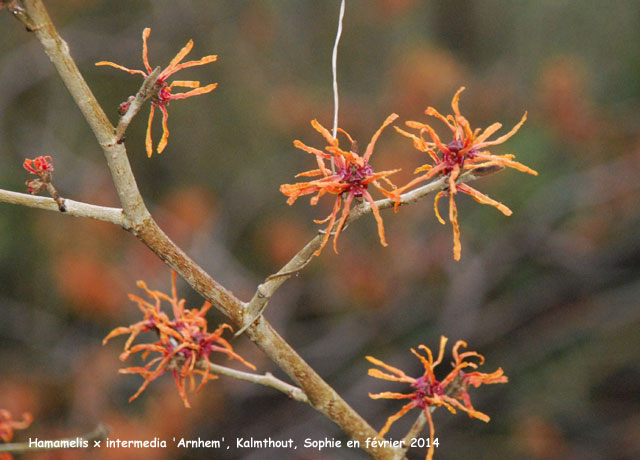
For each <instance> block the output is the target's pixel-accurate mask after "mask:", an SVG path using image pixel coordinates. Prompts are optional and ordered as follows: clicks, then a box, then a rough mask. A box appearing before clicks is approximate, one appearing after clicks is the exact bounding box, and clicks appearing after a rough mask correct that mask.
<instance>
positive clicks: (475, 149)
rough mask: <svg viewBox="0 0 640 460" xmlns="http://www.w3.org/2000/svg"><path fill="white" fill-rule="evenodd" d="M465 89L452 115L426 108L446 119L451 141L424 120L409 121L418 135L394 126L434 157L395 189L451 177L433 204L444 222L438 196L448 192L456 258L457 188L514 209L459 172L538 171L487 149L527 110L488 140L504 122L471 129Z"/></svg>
mask: <svg viewBox="0 0 640 460" xmlns="http://www.w3.org/2000/svg"><path fill="white" fill-rule="evenodd" d="M464 89H465V88H464V87H462V88H460V89H459V90H458V91H457V92H456V94H455V95H454V96H453V100H452V102H451V107H452V109H453V113H454V114H453V115H447V116H446V117H445V116H444V115H442V114H440V112H438V111H437V110H436V109H434V108H433V107H428V108H427V110H426V111H425V113H426V114H427V115H429V116H432V117H436V118H438V119H439V120H441V121H442V122H444V123H445V124H446V125H447V127H448V128H449V129H450V130H451V131H452V133H453V139H452V140H451V142H449V143H448V144H444V143H443V142H442V141H441V140H440V137H439V136H438V135H437V134H436V132H435V131H434V130H433V128H431V126H429V125H427V124H424V123H419V122H416V121H407V122H406V125H407V126H409V127H410V128H414V129H418V130H419V135H415V134H412V133H409V132H406V131H404V130H402V129H400V128H398V127H395V129H396V130H397V131H398V132H399V133H400V134H402V135H404V136H406V137H409V138H411V139H412V140H413V145H414V147H415V148H417V149H418V150H420V151H421V152H426V153H427V154H429V156H430V157H431V159H432V160H433V164H431V165H430V164H426V165H423V166H421V167H419V168H417V169H416V170H415V173H416V174H417V173H420V172H424V174H422V175H421V176H418V177H416V178H415V179H413V180H412V181H411V182H409V183H408V184H407V185H405V186H403V187H400V188H399V189H398V190H397V191H396V193H398V194H400V193H402V192H404V191H405V190H407V189H409V188H411V187H413V186H414V185H416V184H418V183H420V182H423V181H425V180H428V179H430V178H432V177H435V176H436V175H439V174H440V175H444V176H446V177H448V188H447V190H443V191H441V192H439V193H438V194H437V195H436V198H435V202H434V208H435V213H436V217H437V218H438V221H439V222H440V223H441V224H444V223H445V222H444V220H443V219H442V217H440V213H439V212H438V200H439V199H440V198H442V197H443V196H444V195H449V221H450V222H451V225H452V226H453V258H454V259H455V260H460V253H461V250H462V246H461V244H460V227H459V225H458V209H457V207H456V203H455V200H454V195H455V194H456V193H457V192H462V193H466V194H467V195H471V196H472V197H473V199H475V200H476V201H477V202H479V203H482V204H488V205H491V206H493V207H495V208H497V209H498V210H499V211H500V212H502V213H503V214H504V215H506V216H510V215H511V210H510V209H509V208H508V207H506V206H505V205H504V204H502V203H500V202H498V201H496V200H493V199H492V198H489V197H488V196H487V195H484V194H483V193H480V192H479V191H478V190H476V189H475V188H473V187H470V186H469V185H466V184H456V180H457V179H458V177H460V174H461V173H462V172H463V171H473V170H476V169H478V168H486V167H495V166H506V167H509V168H513V169H517V170H518V171H522V172H526V173H528V174H532V175H534V176H537V175H538V173H537V172H536V171H534V170H533V169H531V168H529V167H527V166H525V165H523V164H521V163H518V162H517V161H514V160H513V158H515V156H514V155H493V154H492V153H491V152H490V151H489V150H486V148H487V147H489V146H492V145H497V144H502V143H503V142H504V141H506V140H507V139H509V138H510V137H511V136H513V135H514V134H515V133H516V132H517V131H518V129H520V127H521V126H522V124H523V123H524V122H525V120H526V119H527V113H526V112H525V113H524V115H523V116H522V119H521V120H520V122H519V123H518V124H517V125H515V126H514V127H513V128H512V129H511V131H509V132H508V133H506V134H504V135H502V136H500V137H498V138H497V139H493V140H489V137H490V136H491V135H492V134H494V133H495V132H496V131H498V130H499V129H500V128H501V127H502V124H501V123H493V124H492V125H490V126H489V127H487V128H486V129H485V130H484V131H482V132H481V130H480V129H479V128H478V129H475V130H472V129H471V127H470V125H469V122H468V121H467V119H466V118H465V117H464V116H462V114H461V113H460V108H459V98H460V93H461V92H462V91H463V90H464ZM425 133H427V134H428V135H429V138H430V140H426V139H425V138H424V134H425Z"/></svg>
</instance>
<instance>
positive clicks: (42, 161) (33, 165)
mask: <svg viewBox="0 0 640 460" xmlns="http://www.w3.org/2000/svg"><path fill="white" fill-rule="evenodd" d="M22 166H23V167H24V169H26V170H27V171H29V172H30V173H31V174H35V175H36V176H38V178H37V179H30V180H28V181H26V182H25V185H26V186H27V190H28V191H29V193H31V194H32V195H35V194H36V193H40V192H41V191H43V190H46V191H47V192H48V193H49V195H51V197H52V198H53V199H54V201H55V202H56V204H57V205H58V209H59V210H60V212H65V211H66V210H67V209H66V207H65V204H64V200H63V199H62V198H60V195H59V194H58V191H57V190H56V188H55V187H54V186H53V183H52V182H51V181H52V179H53V159H52V158H51V156H50V155H47V156H39V157H36V158H34V159H33V160H32V159H30V158H27V159H26V160H24V163H22Z"/></svg>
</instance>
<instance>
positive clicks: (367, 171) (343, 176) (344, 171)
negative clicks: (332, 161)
mask: <svg viewBox="0 0 640 460" xmlns="http://www.w3.org/2000/svg"><path fill="white" fill-rule="evenodd" d="M372 174H373V168H372V167H371V166H370V165H369V164H368V163H365V164H364V166H357V165H354V164H349V165H348V166H347V167H345V168H341V169H340V170H339V171H338V175H339V176H340V180H341V181H342V182H347V183H349V184H350V186H349V188H347V189H346V190H345V192H348V193H352V194H353V195H354V196H362V194H363V192H364V191H365V190H366V189H367V188H368V187H369V184H363V183H362V181H363V180H365V179H366V178H367V177H369V176H371V175H372Z"/></svg>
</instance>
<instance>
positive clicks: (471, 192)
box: [458, 184, 513, 216]
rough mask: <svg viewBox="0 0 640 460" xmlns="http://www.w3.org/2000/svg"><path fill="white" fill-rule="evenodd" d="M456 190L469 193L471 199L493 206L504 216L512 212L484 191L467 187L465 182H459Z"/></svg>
mask: <svg viewBox="0 0 640 460" xmlns="http://www.w3.org/2000/svg"><path fill="white" fill-rule="evenodd" d="M458 190H460V191H461V192H463V193H466V194H467V195H471V196H472V197H473V199H474V200H476V201H477V202H478V203H482V204H488V205H489V206H493V207H494V208H496V209H498V210H499V211H500V212H501V213H502V214H504V215H505V216H510V215H511V214H513V212H512V211H511V209H509V208H508V207H506V206H505V205H504V204H502V203H500V202H499V201H496V200H494V199H493V198H490V197H488V196H487V195H485V194H484V193H480V192H479V191H478V190H476V189H475V188H473V187H469V186H468V185H466V184H459V185H458Z"/></svg>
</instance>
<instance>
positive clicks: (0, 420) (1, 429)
mask: <svg viewBox="0 0 640 460" xmlns="http://www.w3.org/2000/svg"><path fill="white" fill-rule="evenodd" d="M31 422H33V417H32V416H31V414H30V413H28V412H25V413H24V414H22V421H18V420H13V417H12V416H11V413H10V412H9V411H8V410H6V409H0V439H1V440H3V441H4V442H9V441H11V440H12V439H13V432H14V430H24V429H26V428H28V427H29V425H31ZM12 459H13V457H12V456H11V454H1V453H0V460H12Z"/></svg>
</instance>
